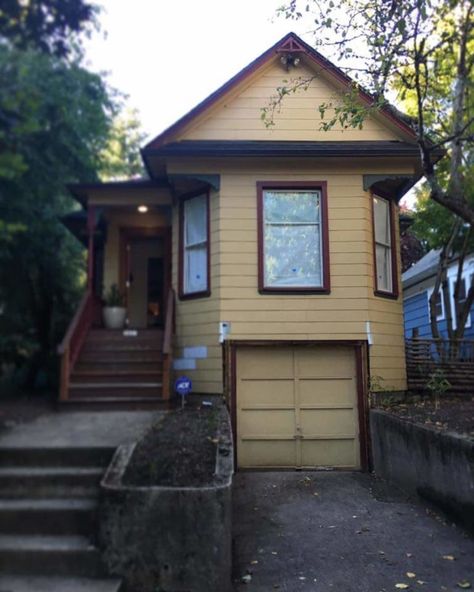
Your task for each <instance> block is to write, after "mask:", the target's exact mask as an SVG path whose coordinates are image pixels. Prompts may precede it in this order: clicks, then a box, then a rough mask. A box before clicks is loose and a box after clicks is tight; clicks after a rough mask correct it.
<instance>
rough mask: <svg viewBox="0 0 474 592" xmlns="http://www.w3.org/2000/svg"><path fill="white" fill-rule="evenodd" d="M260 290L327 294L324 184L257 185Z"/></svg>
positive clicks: (327, 274)
mask: <svg viewBox="0 0 474 592" xmlns="http://www.w3.org/2000/svg"><path fill="white" fill-rule="evenodd" d="M258 200H259V203H258V206H259V207H258V217H259V289H260V291H262V292H287V291H291V292H326V293H327V292H328V291H329V263H328V245H327V237H328V229H327V215H326V185H325V183H320V184H306V183H300V184H297V183H295V184H290V183H288V184H287V183H284V184H283V183H279V184H276V185H273V184H267V183H259V184H258Z"/></svg>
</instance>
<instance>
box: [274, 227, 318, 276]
mask: <svg viewBox="0 0 474 592" xmlns="http://www.w3.org/2000/svg"><path fill="white" fill-rule="evenodd" d="M321 284H322V273H321V247H320V230H319V225H307V226H272V225H268V224H267V225H265V285H266V286H272V287H277V286H281V287H292V286H294V287H306V286H309V287H313V286H321Z"/></svg>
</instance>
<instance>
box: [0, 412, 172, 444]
mask: <svg viewBox="0 0 474 592" xmlns="http://www.w3.org/2000/svg"><path fill="white" fill-rule="evenodd" d="M162 413H163V412H162V411H87V412H84V411H66V412H53V413H49V414H46V415H42V416H40V417H38V418H37V419H35V420H33V421H31V422H27V423H22V424H18V425H16V426H14V427H12V428H11V429H10V430H8V431H7V432H4V433H2V434H1V435H0V448H10V447H12V448H27V447H31V448H68V447H78V448H80V447H85V448H91V447H94V448H95V447H97V448H112V447H117V446H119V445H120V444H126V443H129V442H133V441H134V440H136V439H137V438H139V437H140V435H141V434H143V432H144V431H145V430H146V429H147V428H148V426H149V425H150V424H151V423H152V422H153V421H154V420H155V419H157V418H158V417H159V416H160V414H162Z"/></svg>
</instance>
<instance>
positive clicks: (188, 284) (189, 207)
mask: <svg viewBox="0 0 474 592" xmlns="http://www.w3.org/2000/svg"><path fill="white" fill-rule="evenodd" d="M208 216H209V212H208V198H207V195H205V194H203V195H198V196H196V197H192V198H189V199H187V200H186V201H184V202H183V233H182V237H183V244H182V249H183V259H182V263H183V268H182V292H183V295H192V294H198V293H201V292H206V291H207V290H208V288H209V278H208V257H209V251H208V246H209V245H208Z"/></svg>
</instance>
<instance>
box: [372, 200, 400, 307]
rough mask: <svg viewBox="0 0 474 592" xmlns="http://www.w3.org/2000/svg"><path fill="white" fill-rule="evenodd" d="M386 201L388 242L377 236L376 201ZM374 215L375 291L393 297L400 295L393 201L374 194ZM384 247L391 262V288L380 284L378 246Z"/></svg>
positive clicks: (389, 279) (388, 282)
mask: <svg viewBox="0 0 474 592" xmlns="http://www.w3.org/2000/svg"><path fill="white" fill-rule="evenodd" d="M377 201H380V202H384V203H385V204H386V205H387V216H388V240H389V242H388V243H385V242H383V241H381V240H380V237H377V225H376V223H375V207H376V202H377ZM372 215H373V220H374V224H373V228H374V236H373V239H374V271H375V273H374V281H375V292H376V293H377V295H379V296H387V297H392V298H397V297H398V289H397V288H398V286H397V277H396V264H395V259H394V255H393V249H394V244H393V223H394V222H393V212H392V202H391V201H390V200H389V199H386V198H384V197H380V195H376V194H372ZM378 246H380V247H383V248H384V249H386V251H387V252H388V255H389V262H390V268H389V270H388V277H387V280H388V281H387V285H389V288H388V289H386V288H383V287H380V286H379V272H378V269H377V247H378Z"/></svg>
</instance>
